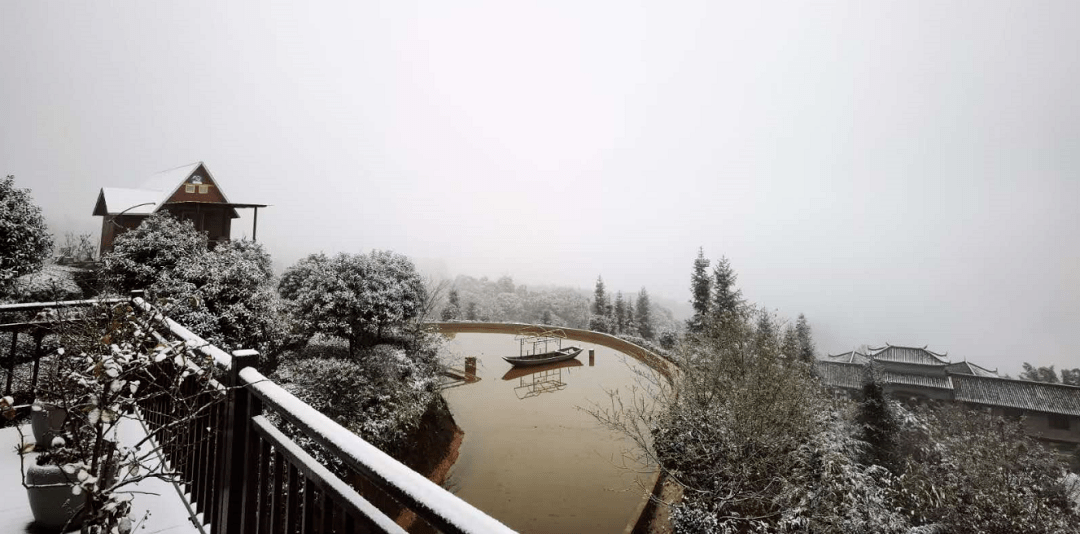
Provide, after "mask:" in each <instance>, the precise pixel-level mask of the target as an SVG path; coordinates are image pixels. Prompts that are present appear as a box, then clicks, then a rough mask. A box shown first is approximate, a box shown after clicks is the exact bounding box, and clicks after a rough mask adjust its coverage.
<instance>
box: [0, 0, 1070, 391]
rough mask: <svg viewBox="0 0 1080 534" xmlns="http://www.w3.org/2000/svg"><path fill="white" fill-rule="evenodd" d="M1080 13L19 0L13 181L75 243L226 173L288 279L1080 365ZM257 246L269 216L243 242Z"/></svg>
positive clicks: (1, 142) (966, 8) (12, 90)
mask: <svg viewBox="0 0 1080 534" xmlns="http://www.w3.org/2000/svg"><path fill="white" fill-rule="evenodd" d="M1078 82H1080V2H1075V1H1072V0H1062V1H1057V2H1048V1H1023V2H1022V1H1009V2H1000V1H978V2H970V1H969V2H956V1H939V0H934V1H921V2H920V1H901V2H885V1H865V0H861V1H854V2H850V3H812V5H811V3H808V2H790V3H772V2H737V3H736V2H720V1H701V2H690V1H663V2H659V1H654V2H630V1H625V0H623V1H610V2H605V1H593V2H581V1H573V2H570V1H558V0H544V1H537V2H506V1H491V2H483V1H473V0H456V1H454V2H421V3H415V2H407V1H400V0H399V1H393V2H377V1H366V2H341V3H314V4H313V5H308V3H303V2H293V3H288V4H286V3H282V2H265V1H258V2H254V1H252V2H244V1H228V2H189V1H185V2H112V3H107V2H94V3H88V2H79V3H55V2H37V1H6V2H3V3H0V174H14V175H16V183H17V184H19V185H21V186H23V187H30V188H32V189H33V192H34V196H35V198H36V199H37V201H38V202H39V203H40V204H41V206H42V207H43V208H44V210H45V214H46V217H47V218H48V220H49V223H50V225H51V227H52V229H53V230H54V231H55V232H56V233H58V234H62V233H64V232H66V231H86V232H94V234H95V236H96V235H97V234H98V232H99V231H100V220H99V219H97V218H94V217H92V216H91V211H92V209H93V203H94V200H95V198H96V195H97V192H98V189H99V188H100V187H103V186H117V187H125V186H126V187H134V186H137V185H138V184H139V183H140V182H141V181H142V180H143V179H144V178H145V177H147V176H149V175H151V174H153V173H155V172H157V171H160V170H164V169H167V168H171V167H175V166H179V165H181V164H185V163H189V162H193V161H197V160H203V161H205V162H206V163H207V165H208V166H209V168H210V170H211V172H213V173H214V175H215V176H216V177H217V178H218V179H219V180H220V182H221V183H222V187H223V189H224V190H225V192H226V193H227V194H228V195H229V196H230V198H231V199H232V200H233V201H236V202H262V203H268V204H273V207H272V208H269V209H267V210H265V211H261V212H260V214H259V215H260V217H259V238H260V241H263V242H264V243H266V244H267V245H268V246H269V247H270V249H271V252H272V253H273V254H274V256H275V259H276V261H277V263H278V264H279V267H284V266H287V265H291V264H292V263H293V262H295V261H296V260H297V259H298V258H300V257H302V256H303V255H306V254H308V253H311V252H317V251H326V252H328V253H331V252H337V251H353V252H359V251H367V250H370V249H372V248H379V249H392V250H395V251H398V252H402V253H405V254H408V255H410V256H412V257H414V258H415V259H416V260H417V261H418V263H420V264H421V265H423V266H424V267H425V268H427V269H428V270H432V271H439V272H441V273H443V274H446V275H451V276H452V275H455V274H459V273H460V274H471V275H475V276H481V275H487V276H492V277H496V276H500V275H503V274H511V275H513V276H514V278H515V280H516V281H518V282H519V283H526V284H545V283H550V284H566V285H571V286H579V287H586V288H587V287H591V286H592V283H593V281H594V280H595V278H596V276H597V274H603V276H604V279H605V281H606V282H607V285H608V288H609V289H612V290H614V289H622V290H624V291H632V290H636V289H637V288H639V287H641V286H646V287H647V288H648V289H649V290H650V291H651V292H652V293H653V294H654V295H659V296H666V297H669V298H671V299H674V300H678V301H683V302H684V301H686V300H687V299H688V298H689V271H690V265H691V263H692V260H693V258H694V256H695V255H696V253H697V248H698V247H699V246H702V247H704V249H705V252H706V255H707V256H709V257H711V258H716V257H719V256H720V255H722V254H723V255H726V256H727V257H728V258H729V259H730V260H731V262H732V264H733V265H734V267H735V269H736V270H737V271H738V273H739V284H740V286H741V288H742V289H743V291H744V293H745V295H746V296H747V297H749V298H750V299H751V300H753V301H755V302H758V303H761V304H765V305H767V306H769V307H771V308H774V309H776V310H778V312H779V313H781V314H785V315H794V314H797V313H799V312H804V313H806V314H807V316H808V317H809V318H810V320H811V323H812V325H813V326H814V327H815V329H816V333H817V339H818V346H819V348H820V349H822V350H825V351H828V352H834V353H835V352H840V351H843V350H849V349H851V348H852V347H854V346H857V345H860V344H863V343H869V344H872V345H873V344H884V343H885V342H890V343H893V344H910V345H920V346H921V345H926V344H929V345H930V348H931V349H932V350H938V351H948V352H949V355H950V356H951V357H953V358H954V359H956V360H962V359H963V358H965V357H966V358H968V359H970V360H972V361H975V362H977V363H982V364H985V365H987V366H989V367H991V368H993V367H1000V368H1001V369H1002V371H1005V372H1009V373H1012V374H1014V375H1015V374H1016V373H1017V372H1018V371H1019V367H1020V362H1022V361H1025V360H1026V361H1030V362H1033V363H1038V364H1042V365H1049V364H1055V365H1057V366H1058V367H1061V366H1068V367H1078V366H1080V350H1078V349H1077V348H1076V347H1077V346H1080V345H1078V344H1077V342H1076V339H1075V338H1076V334H1077V333H1080V209H1078V204H1077V202H1078V200H1080V176H1078V173H1080V93H1078V92H1077V89H1078V87H1080V83H1078ZM245 232H248V233H249V232H250V218H249V216H248V218H245V219H241V220H240V221H238V222H236V223H235V226H234V231H233V234H234V237H237V236H238V234H242V233H245Z"/></svg>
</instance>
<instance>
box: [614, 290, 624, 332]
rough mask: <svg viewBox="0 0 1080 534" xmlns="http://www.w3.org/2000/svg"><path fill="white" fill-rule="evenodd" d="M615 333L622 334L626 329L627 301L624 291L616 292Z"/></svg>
mask: <svg viewBox="0 0 1080 534" xmlns="http://www.w3.org/2000/svg"><path fill="white" fill-rule="evenodd" d="M614 310H615V313H614V314H613V315H614V319H615V321H614V322H615V333H616V334H621V333H623V331H625V330H626V301H625V300H623V296H622V291H617V292H616V293H615V307H614Z"/></svg>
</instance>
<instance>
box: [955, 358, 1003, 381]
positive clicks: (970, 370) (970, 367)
mask: <svg viewBox="0 0 1080 534" xmlns="http://www.w3.org/2000/svg"><path fill="white" fill-rule="evenodd" d="M945 370H947V371H948V372H950V373H952V374H958V375H974V376H983V377H988V378H999V377H998V374H997V370H996V369H995V370H993V371H991V370H989V369H987V368H985V367H981V366H978V365H975V364H973V363H971V362H957V363H950V364H949V365H947V366H945Z"/></svg>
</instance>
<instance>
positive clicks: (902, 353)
mask: <svg viewBox="0 0 1080 534" xmlns="http://www.w3.org/2000/svg"><path fill="white" fill-rule="evenodd" d="M870 357H871V358H873V359H875V360H879V361H883V362H896V363H910V364H915V365H935V366H943V365H947V364H948V363H949V360H947V359H945V354H938V353H936V352H933V351H929V350H926V347H900V346H895V345H889V344H886V345H885V346H884V347H878V348H874V349H870Z"/></svg>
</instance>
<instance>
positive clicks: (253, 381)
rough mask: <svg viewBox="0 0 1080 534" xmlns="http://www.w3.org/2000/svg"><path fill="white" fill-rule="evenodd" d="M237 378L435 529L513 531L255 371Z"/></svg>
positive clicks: (470, 531) (479, 531)
mask: <svg viewBox="0 0 1080 534" xmlns="http://www.w3.org/2000/svg"><path fill="white" fill-rule="evenodd" d="M240 378H241V379H242V381H243V383H244V384H245V387H247V388H249V389H250V391H251V392H252V393H254V394H255V396H256V397H258V398H259V399H260V400H262V401H263V403H264V404H265V405H267V406H270V407H272V408H273V409H274V410H275V411H277V412H278V413H279V414H280V415H281V416H282V417H284V418H285V419H287V420H289V422H291V423H293V424H294V425H296V426H297V427H299V428H300V430H301V431H303V432H304V433H305V434H307V435H308V436H309V437H311V438H312V439H314V440H315V441H316V442H318V443H319V444H320V445H322V446H324V447H326V448H327V449H329V450H330V451H331V452H333V453H334V454H336V455H337V456H338V458H340V459H341V460H342V461H343V462H345V463H346V464H347V465H348V466H349V467H351V468H352V469H355V470H356V471H358V472H360V473H361V474H363V475H364V476H365V478H367V479H368V480H369V481H371V482H372V483H373V484H375V485H376V486H378V487H379V488H380V489H381V490H383V491H385V492H387V493H388V494H390V495H391V496H392V497H394V498H395V499H399V500H400V501H404V502H402V504H404V505H405V506H406V507H408V508H409V509H411V510H412V511H414V512H416V514H417V515H419V516H420V517H422V518H423V519H424V520H426V521H428V522H429V523H432V524H433V525H434V526H435V527H436V528H438V529H440V530H442V531H444V532H469V533H481V532H483V533H487V532H514V531H513V530H511V529H510V528H509V527H507V526H506V525H504V524H502V523H501V522H499V521H498V520H496V519H495V518H493V517H491V516H489V515H487V514H485V513H484V512H482V511H480V510H479V509H477V508H475V507H474V506H472V505H471V504H469V503H467V502H465V501H463V500H461V498H460V497H458V496H456V495H454V494H452V493H450V492H448V491H446V490H445V489H443V488H441V487H439V486H438V485H437V484H435V483H434V482H432V481H430V480H428V479H427V478H424V476H423V475H421V474H419V473H417V472H416V471H413V470H412V469H409V468H408V467H406V466H405V465H404V464H402V463H400V462H398V461H397V460H395V459H394V458H392V457H391V456H390V455H388V454H386V453H385V452H383V451H381V450H379V449H378V448H376V447H375V446H374V445H372V444H370V443H368V442H366V441H364V440H363V439H362V438H361V437H360V436H357V435H356V434H354V433H353V432H352V431H350V430H348V429H347V428H345V427H343V426H341V425H339V424H338V423H336V422H335V421H334V420H332V419H330V418H329V417H327V416H325V415H323V414H322V413H321V412H319V411H318V410H316V409H315V408H312V407H311V406H310V405H309V404H307V403H305V402H304V401H302V400H300V399H298V398H296V396H294V395H293V394H292V393H289V392H288V391H286V390H285V388H282V387H281V386H279V385H277V384H275V383H274V382H273V381H271V380H270V379H268V378H266V377H265V376H263V375H262V373H260V372H259V371H258V370H257V369H255V368H252V367H248V368H246V369H242V370H241V371H240Z"/></svg>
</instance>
